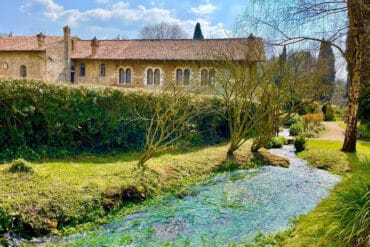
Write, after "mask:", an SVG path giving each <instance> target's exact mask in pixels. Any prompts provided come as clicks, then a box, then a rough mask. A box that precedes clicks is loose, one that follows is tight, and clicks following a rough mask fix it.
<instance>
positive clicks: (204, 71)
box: [200, 69, 208, 86]
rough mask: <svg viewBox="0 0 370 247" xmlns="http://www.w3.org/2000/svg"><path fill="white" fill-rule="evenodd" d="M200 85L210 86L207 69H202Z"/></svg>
mask: <svg viewBox="0 0 370 247" xmlns="http://www.w3.org/2000/svg"><path fill="white" fill-rule="evenodd" d="M200 84H201V85H202V86H207V85H208V70H207V69H202V71H201V72H200Z"/></svg>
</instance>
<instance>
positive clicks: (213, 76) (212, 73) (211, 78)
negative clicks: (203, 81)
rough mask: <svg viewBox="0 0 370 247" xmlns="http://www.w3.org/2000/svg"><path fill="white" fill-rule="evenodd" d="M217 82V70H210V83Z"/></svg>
mask: <svg viewBox="0 0 370 247" xmlns="http://www.w3.org/2000/svg"><path fill="white" fill-rule="evenodd" d="M215 82H216V71H215V70H214V69H211V70H209V80H208V85H210V86H214V85H215Z"/></svg>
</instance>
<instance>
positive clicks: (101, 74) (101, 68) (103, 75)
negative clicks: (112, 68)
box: [99, 64, 105, 77]
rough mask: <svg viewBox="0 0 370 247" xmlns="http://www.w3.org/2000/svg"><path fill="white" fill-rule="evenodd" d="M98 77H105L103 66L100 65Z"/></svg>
mask: <svg viewBox="0 0 370 247" xmlns="http://www.w3.org/2000/svg"><path fill="white" fill-rule="evenodd" d="M99 76H100V77H105V64H100V68H99Z"/></svg>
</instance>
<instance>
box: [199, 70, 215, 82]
mask: <svg viewBox="0 0 370 247" xmlns="http://www.w3.org/2000/svg"><path fill="white" fill-rule="evenodd" d="M215 83H216V71H215V70H214V69H210V70H208V69H202V71H201V72H200V84H201V85H202V86H207V85H209V86H214V85H215Z"/></svg>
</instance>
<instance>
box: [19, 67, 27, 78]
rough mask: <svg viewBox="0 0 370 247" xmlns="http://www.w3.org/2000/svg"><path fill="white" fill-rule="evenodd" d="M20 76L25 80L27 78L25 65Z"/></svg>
mask: <svg viewBox="0 0 370 247" xmlns="http://www.w3.org/2000/svg"><path fill="white" fill-rule="evenodd" d="M20 76H21V77H23V78H25V77H27V67H26V66H25V65H22V66H21V68H20Z"/></svg>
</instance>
